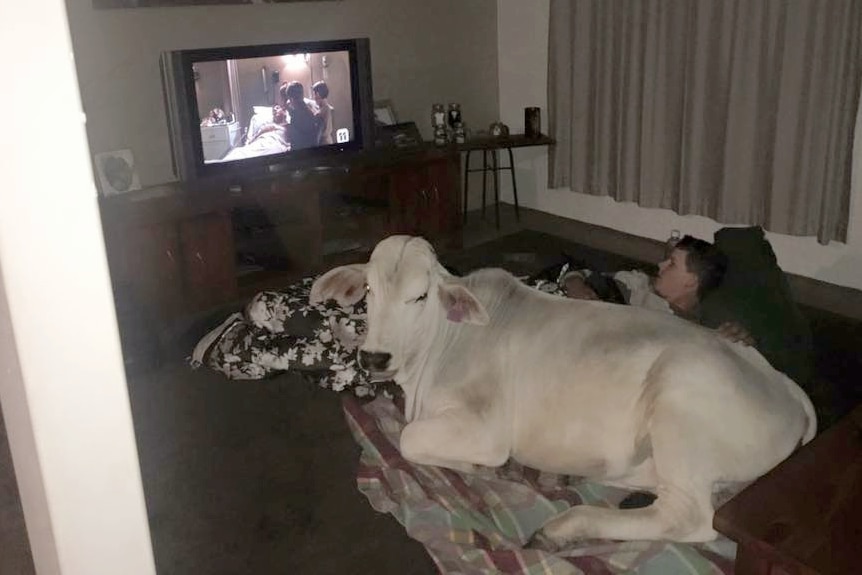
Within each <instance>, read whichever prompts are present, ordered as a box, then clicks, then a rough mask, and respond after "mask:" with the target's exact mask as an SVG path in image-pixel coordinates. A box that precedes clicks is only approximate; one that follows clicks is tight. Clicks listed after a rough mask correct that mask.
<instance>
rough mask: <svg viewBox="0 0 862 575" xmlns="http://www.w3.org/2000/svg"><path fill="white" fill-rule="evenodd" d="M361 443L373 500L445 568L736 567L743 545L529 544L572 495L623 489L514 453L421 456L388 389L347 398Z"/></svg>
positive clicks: (700, 570)
mask: <svg viewBox="0 0 862 575" xmlns="http://www.w3.org/2000/svg"><path fill="white" fill-rule="evenodd" d="M343 405H344V411H345V415H346V418H347V422H348V424H349V426H350V429H351V431H352V432H353V435H354V437H355V438H356V440H357V442H358V443H359V444H360V446H361V447H362V456H361V459H360V462H359V471H358V478H357V483H358V487H359V490H360V491H361V492H362V493H364V494H365V496H366V497H367V498H368V500H369V502H370V503H371V505H372V507H374V509H376V510H377V511H379V512H381V513H391V514H393V515H394V516H395V518H396V519H398V521H399V522H400V523H401V524H402V525H404V527H405V529H406V530H407V533H408V534H409V535H410V536H411V537H413V538H414V539H416V540H418V541H420V542H421V543H422V544H424V545H425V548H426V549H427V550H428V553H429V554H430V555H431V557H432V558H433V559H434V561H435V562H436V564H437V566H438V567H439V569H440V570H441V571H442V572H445V573H524V574H545V573H547V574H558V573H599V574H606V573H640V574H649V573H654V574H660V575H674V574H718V573H732V572H733V561H734V557H735V555H736V546H735V544H734V543H733V542H731V541H730V540H728V539H724V538H722V539H718V540H716V541H713V542H710V543H705V544H679V543H667V542H649V541H625V542H619V541H607V540H587V541H581V542H580V543H578V544H577V545H575V546H574V547H573V548H571V549H569V550H567V551H565V552H564V553H560V554H551V553H547V552H544V551H539V550H536V549H524V548H523V545H524V544H525V543H526V541H527V540H528V539H529V538H530V536H531V535H532V534H533V532H534V531H536V530H537V529H538V528H539V527H540V526H541V525H542V524H543V523H544V522H545V521H547V520H548V519H549V518H550V517H552V516H553V515H555V514H556V513H559V512H560V511H562V510H564V509H566V508H568V507H569V506H571V505H578V504H581V503H587V504H591V505H605V506H616V505H617V504H618V503H619V502H620V501H621V500H622V499H623V498H624V497H625V496H626V495H627V494H628V492H626V491H625V490H622V489H616V488H612V487H606V486H602V485H599V484H596V483H591V482H588V481H584V480H577V478H568V477H566V476H561V475H553V474H546V473H540V472H538V471H536V470H534V469H530V468H526V467H523V466H520V465H518V464H516V463H514V462H511V461H510V462H509V463H508V464H507V465H506V466H504V467H502V468H499V469H490V468H489V469H486V470H483V471H482V472H481V473H479V474H475V475H468V474H462V473H458V472H456V471H452V470H449V469H443V468H439V467H433V466H424V465H415V464H413V463H411V462H409V461H407V460H405V459H404V458H403V457H401V454H400V452H399V451H398V438H399V436H400V433H401V429H402V428H403V427H404V416H403V413H402V412H401V410H400V409H399V408H398V407H397V406H396V405H395V403H393V401H392V400H391V399H388V398H386V397H378V398H377V399H375V400H374V401H372V402H370V403H366V404H362V403H361V402H360V400H357V399H356V398H354V397H350V396H346V397H345V398H344V400H343Z"/></svg>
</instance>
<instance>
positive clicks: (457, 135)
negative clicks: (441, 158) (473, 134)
mask: <svg viewBox="0 0 862 575" xmlns="http://www.w3.org/2000/svg"><path fill="white" fill-rule="evenodd" d="M452 134H453V140H454V141H455V143H456V144H463V143H464V142H466V141H467V130H466V129H465V128H464V124H463V123H462V122H458V123H457V124H455V128H454V130H453V132H452Z"/></svg>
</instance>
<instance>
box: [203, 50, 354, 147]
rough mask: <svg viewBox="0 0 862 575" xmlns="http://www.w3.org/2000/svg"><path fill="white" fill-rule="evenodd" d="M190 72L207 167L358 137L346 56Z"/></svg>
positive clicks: (262, 60)
mask: <svg viewBox="0 0 862 575" xmlns="http://www.w3.org/2000/svg"><path fill="white" fill-rule="evenodd" d="M193 71H194V77H195V92H196V97H197V111H198V117H199V118H200V130H201V142H202V144H203V161H204V163H206V164H211V163H219V162H231V161H236V160H243V159H246V158H256V157H261V156H269V155H274V154H282V153H285V152H290V151H293V150H301V149H306V148H315V147H321V146H330V145H333V144H344V143H346V142H350V141H352V140H353V139H354V138H355V137H356V136H355V134H354V117H353V116H354V110H353V100H352V97H351V93H352V90H351V85H350V60H349V52H347V51H346V50H345V51H338V52H318V53H304V54H283V55H280V56H267V57H259V58H243V59H234V60H221V61H205V62H196V63H195V64H194V65H193Z"/></svg>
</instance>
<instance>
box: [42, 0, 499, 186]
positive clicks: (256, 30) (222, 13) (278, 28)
mask: <svg viewBox="0 0 862 575" xmlns="http://www.w3.org/2000/svg"><path fill="white" fill-rule="evenodd" d="M67 7H68V12H69V23H70V29H71V32H72V42H73V45H74V49H75V59H76V66H77V69H78V78H79V81H80V86H81V97H82V100H83V105H84V111H85V112H86V114H87V134H88V137H89V141H90V149H91V152H92V153H94V154H95V153H98V152H103V151H110V150H117V149H122V148H130V149H131V150H132V152H133V153H134V156H135V162H136V164H137V167H138V174H139V176H140V180H141V183H142V185H144V186H147V185H155V184H159V183H163V182H167V181H172V180H173V179H174V176H173V173H172V170H171V161H170V150H169V146H168V134H167V124H166V121H165V111H164V106H163V102H162V91H161V80H160V76H159V65H158V60H159V54H160V52H161V51H163V50H174V49H181V48H204V47H213V46H227V45H244V44H251V43H276V42H288V41H303V40H319V39H334V38H349V37H368V38H370V39H371V61H372V72H373V82H374V94H375V99H379V100H382V99H388V100H391V101H392V103H393V106H394V108H395V111H396V113H397V114H398V118H399V120H401V121H414V122H416V124H417V125H418V126H419V128H420V130H421V131H422V132H423V135H424V136H425V137H427V138H430V137H431V132H430V130H429V125H430V116H431V104H432V103H434V102H444V103H445V102H460V103H461V107H462V110H463V114H464V118H465V122H467V123H469V124H470V125H471V126H472V125H475V126H479V127H485V126H488V125H489V124H490V123H491V122H492V121H494V120H496V119H497V113H498V110H499V107H498V101H497V98H498V84H497V44H496V38H497V18H496V3H495V1H494V0H471V1H470V2H462V1H460V0H435V1H434V2H426V1H424V0H344V1H342V2H298V3H289V4H256V5H232V6H205V7H193V6H191V7H178V8H140V9H120V10H94V9H93V8H92V3H91V0H67ZM46 78H50V74H46Z"/></svg>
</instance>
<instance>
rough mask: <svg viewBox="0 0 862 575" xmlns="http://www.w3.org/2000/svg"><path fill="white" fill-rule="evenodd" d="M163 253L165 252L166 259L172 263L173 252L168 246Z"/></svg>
mask: <svg viewBox="0 0 862 575" xmlns="http://www.w3.org/2000/svg"><path fill="white" fill-rule="evenodd" d="M165 254H167V256H168V259H169V260H171V263H174V252H172V251H171V249H170V248H168V249H166V250H165Z"/></svg>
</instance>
